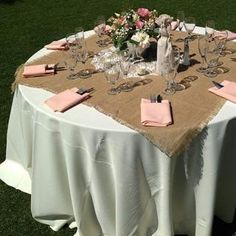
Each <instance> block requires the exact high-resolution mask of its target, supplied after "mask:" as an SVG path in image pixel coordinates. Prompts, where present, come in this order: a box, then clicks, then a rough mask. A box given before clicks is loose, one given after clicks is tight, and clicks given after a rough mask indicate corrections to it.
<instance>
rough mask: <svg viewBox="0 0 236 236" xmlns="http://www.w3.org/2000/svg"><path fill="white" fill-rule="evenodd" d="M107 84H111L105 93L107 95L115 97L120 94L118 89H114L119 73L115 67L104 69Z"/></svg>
mask: <svg viewBox="0 0 236 236" xmlns="http://www.w3.org/2000/svg"><path fill="white" fill-rule="evenodd" d="M104 74H105V77H106V79H107V82H108V83H110V84H111V88H110V89H109V90H108V91H107V93H108V94H109V95H116V94H118V93H119V92H120V90H119V89H118V88H115V84H116V82H117V80H118V79H119V76H120V72H119V70H118V68H117V67H116V66H112V67H111V68H105V71H104Z"/></svg>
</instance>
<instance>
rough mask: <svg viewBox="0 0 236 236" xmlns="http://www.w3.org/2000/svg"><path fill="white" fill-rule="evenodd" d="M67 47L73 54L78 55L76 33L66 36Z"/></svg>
mask: <svg viewBox="0 0 236 236" xmlns="http://www.w3.org/2000/svg"><path fill="white" fill-rule="evenodd" d="M66 46H67V48H68V49H69V50H70V52H71V53H73V54H76V47H77V45H76V37H75V33H68V34H66Z"/></svg>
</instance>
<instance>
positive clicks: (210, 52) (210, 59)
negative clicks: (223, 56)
mask: <svg viewBox="0 0 236 236" xmlns="http://www.w3.org/2000/svg"><path fill="white" fill-rule="evenodd" d="M219 57H220V50H219V48H218V47H217V45H216V44H215V40H214V39H209V38H208V40H207V41H206V49H205V58H206V62H207V65H208V68H207V70H206V71H205V72H204V75H205V76H207V77H209V78H213V77H216V76H217V72H216V70H215V68H216V67H217V66H218V61H219Z"/></svg>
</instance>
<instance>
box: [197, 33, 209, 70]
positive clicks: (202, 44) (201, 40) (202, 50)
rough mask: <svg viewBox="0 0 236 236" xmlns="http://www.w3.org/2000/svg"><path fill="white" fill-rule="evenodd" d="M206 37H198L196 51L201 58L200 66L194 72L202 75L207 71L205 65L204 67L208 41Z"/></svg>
mask: <svg viewBox="0 0 236 236" xmlns="http://www.w3.org/2000/svg"><path fill="white" fill-rule="evenodd" d="M208 35H209V34H206V35H205V36H204V35H200V36H199V37H198V51H199V54H200V56H201V66H200V67H199V68H197V69H196V71H198V72H200V73H203V72H205V71H206V69H207V65H206V46H207V39H208Z"/></svg>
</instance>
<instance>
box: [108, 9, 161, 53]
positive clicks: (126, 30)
mask: <svg viewBox="0 0 236 236" xmlns="http://www.w3.org/2000/svg"><path fill="white" fill-rule="evenodd" d="M157 18H158V14H157V11H156V10H152V11H150V10H148V9H147V8H138V9H137V10H136V11H135V10H133V9H129V10H128V11H125V12H122V13H115V14H114V15H113V16H111V17H110V18H109V19H108V20H107V25H106V27H105V33H106V34H107V35H109V36H110V37H111V40H112V42H113V45H114V46H115V47H116V48H117V49H118V50H122V49H125V48H127V47H129V46H131V45H136V46H137V47H140V48H142V49H145V48H147V47H148V46H149V43H150V38H151V37H154V38H157V37H158V35H159V27H158V25H157V23H156V20H157Z"/></svg>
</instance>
